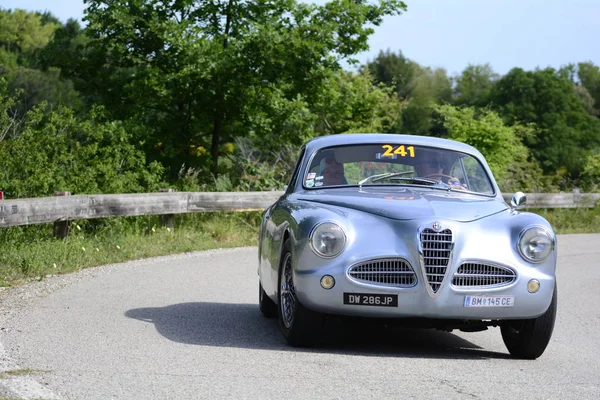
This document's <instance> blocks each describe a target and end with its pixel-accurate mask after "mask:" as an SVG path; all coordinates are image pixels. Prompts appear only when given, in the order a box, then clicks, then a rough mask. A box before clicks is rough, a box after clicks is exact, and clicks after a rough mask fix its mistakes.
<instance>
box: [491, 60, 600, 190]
mask: <svg viewBox="0 0 600 400" xmlns="http://www.w3.org/2000/svg"><path fill="white" fill-rule="evenodd" d="M490 98H491V100H492V102H493V104H494V107H496V108H497V109H498V110H499V112H500V113H501V115H502V116H503V117H504V118H505V120H506V121H507V123H508V124H515V123H520V124H525V125H527V124H530V123H535V124H536V125H537V127H538V128H539V129H538V130H536V133H535V135H532V136H528V137H527V138H526V139H525V144H526V145H527V147H529V148H530V149H531V150H532V154H533V155H534V157H535V158H536V159H537V160H539V162H540V164H541V167H542V169H543V170H544V172H545V173H555V172H556V171H559V170H561V169H564V170H565V171H566V172H567V173H568V174H570V175H571V177H572V178H573V179H577V178H578V177H579V175H580V173H581V171H582V169H583V165H584V162H585V159H586V158H587V156H588V155H589V154H590V152H591V151H592V150H593V149H594V148H596V147H597V146H599V145H600V121H598V119H597V118H594V117H593V116H591V115H589V114H588V113H587V111H586V109H585V105H584V103H583V102H582V101H581V99H580V97H579V96H578V95H577V94H576V92H575V90H574V87H573V82H572V81H571V80H570V79H569V77H568V76H566V75H565V74H563V73H560V72H558V71H556V70H554V69H552V68H547V69H544V70H539V69H538V70H535V71H524V70H522V69H520V68H515V69H513V70H511V71H510V72H509V73H508V74H507V75H505V76H503V77H502V78H501V79H500V80H499V81H498V82H497V84H496V85H494V87H493V89H492V92H491V96H490Z"/></svg>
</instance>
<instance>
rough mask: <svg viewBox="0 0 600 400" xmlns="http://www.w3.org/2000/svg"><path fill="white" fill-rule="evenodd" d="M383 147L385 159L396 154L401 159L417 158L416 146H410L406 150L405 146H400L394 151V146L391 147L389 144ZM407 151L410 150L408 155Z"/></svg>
mask: <svg viewBox="0 0 600 400" xmlns="http://www.w3.org/2000/svg"><path fill="white" fill-rule="evenodd" d="M381 147H383V148H384V149H386V150H385V153H383V156H384V157H392V156H393V155H394V154H397V155H399V156H400V157H406V155H408V156H409V157H413V158H414V156H415V148H414V146H408V147H407V148H406V149H405V148H404V145H400V146H398V147H396V150H394V146H390V145H389V144H384V145H383V146H381ZM406 150H408V153H407V152H406Z"/></svg>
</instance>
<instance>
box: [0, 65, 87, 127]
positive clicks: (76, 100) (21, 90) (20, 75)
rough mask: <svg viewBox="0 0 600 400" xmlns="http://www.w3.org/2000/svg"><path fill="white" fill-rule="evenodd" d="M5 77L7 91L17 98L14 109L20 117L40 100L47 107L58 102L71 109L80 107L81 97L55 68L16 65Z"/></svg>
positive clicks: (53, 105)
mask: <svg viewBox="0 0 600 400" xmlns="http://www.w3.org/2000/svg"><path fill="white" fill-rule="evenodd" d="M0 75H1V74H0ZM5 77H6V78H7V80H8V90H9V93H10V94H11V95H14V96H15V98H16V99H17V102H16V105H15V108H14V110H15V111H16V112H17V114H18V115H19V116H21V117H22V116H23V115H24V114H25V113H27V111H29V110H31V109H32V108H33V107H34V106H36V105H38V104H41V103H42V102H45V103H46V104H47V105H48V107H55V106H57V105H59V104H60V105H64V106H67V107H70V108H72V109H73V110H81V108H82V104H81V99H80V97H79V94H78V93H77V91H75V89H74V88H73V84H72V82H70V81H68V80H67V81H64V80H61V79H60V77H59V71H58V70H57V69H55V68H50V69H49V70H47V71H40V70H38V69H30V68H25V67H18V68H15V69H14V70H13V71H10V72H9V73H7V74H6V76H5Z"/></svg>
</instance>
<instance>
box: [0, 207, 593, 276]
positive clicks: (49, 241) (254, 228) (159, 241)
mask: <svg viewBox="0 0 600 400" xmlns="http://www.w3.org/2000/svg"><path fill="white" fill-rule="evenodd" d="M528 211H532V212H535V213H538V214H540V215H542V216H544V217H545V218H546V219H548V221H550V223H551V224H552V226H553V227H554V229H555V230H556V232H557V233H559V234H564V233H598V232H600V207H596V208H593V209H587V208H582V209H536V210H528ZM260 216H261V213H260V212H239V213H198V214H187V215H177V216H175V230H174V231H171V230H168V229H166V228H164V227H162V226H161V224H160V221H159V218H158V217H157V216H149V217H126V218H105V219H97V220H88V221H77V222H73V223H72V225H71V232H70V234H69V237H68V238H67V239H65V240H59V239H54V238H53V236H52V229H53V226H52V225H51V224H44V225H33V226H25V227H15V228H4V229H0V243H2V251H1V252H0V286H12V285H18V284H20V283H23V282H27V281H31V280H36V279H37V280H41V279H44V278H45V277H46V276H47V275H56V274H64V273H70V272H73V271H77V270H80V269H83V268H88V267H93V266H98V265H104V264H110V263H116V262H122V261H127V260H134V259H140V258H147V257H155V256H160V255H168V254H175V253H184V252H190V251H198V250H208V249H215V248H229V247H240V246H254V245H256V244H257V240H258V229H259V226H260Z"/></svg>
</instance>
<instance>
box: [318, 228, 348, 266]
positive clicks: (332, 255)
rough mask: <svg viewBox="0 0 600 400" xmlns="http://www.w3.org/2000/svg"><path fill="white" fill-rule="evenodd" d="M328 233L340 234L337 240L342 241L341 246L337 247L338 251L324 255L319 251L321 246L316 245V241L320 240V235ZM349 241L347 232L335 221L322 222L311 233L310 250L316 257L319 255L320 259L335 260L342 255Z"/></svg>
mask: <svg viewBox="0 0 600 400" xmlns="http://www.w3.org/2000/svg"><path fill="white" fill-rule="evenodd" d="M328 228H329V229H328ZM327 232H336V233H337V234H338V237H337V238H338V239H341V240H342V242H341V245H339V246H336V247H337V249H336V251H334V252H331V253H329V254H327V253H324V252H323V251H321V250H319V248H318V247H319V246H318V245H315V240H316V239H317V238H318V235H321V234H322V233H327ZM340 234H341V235H340ZM334 235H335V234H334ZM347 241H348V239H347V235H346V231H345V230H344V228H343V227H342V226H341V225H340V224H338V223H336V222H334V221H322V222H319V223H318V224H316V225H315V226H314V227H313V229H312V231H311V232H310V238H309V242H310V248H311V249H312V251H313V252H314V253H315V254H316V255H318V256H319V257H322V258H335V257H337V256H339V255H340V254H341V253H342V251H344V248H345V247H346V242H347Z"/></svg>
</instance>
